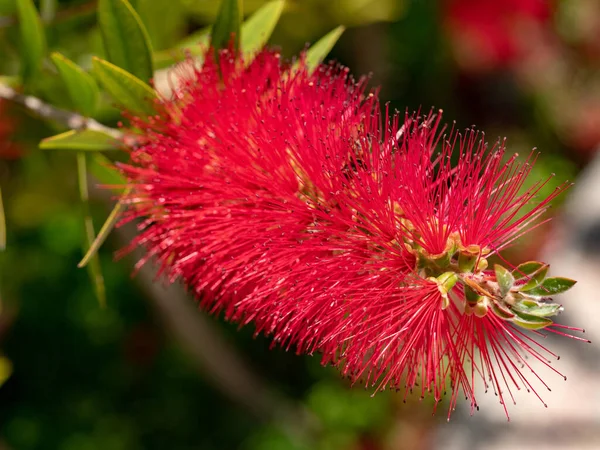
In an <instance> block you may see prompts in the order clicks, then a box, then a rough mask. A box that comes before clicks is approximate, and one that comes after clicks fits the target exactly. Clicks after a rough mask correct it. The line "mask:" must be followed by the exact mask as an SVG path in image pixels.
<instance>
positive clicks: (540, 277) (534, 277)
mask: <svg viewBox="0 0 600 450" xmlns="http://www.w3.org/2000/svg"><path fill="white" fill-rule="evenodd" d="M549 267H550V266H549V265H548V264H542V266H541V267H539V268H538V269H537V270H536V271H534V272H532V273H531V274H529V276H528V278H527V282H526V283H525V284H523V285H522V286H519V290H520V291H523V292H526V293H527V291H528V290H530V289H533V288H534V287H536V286H538V285H539V284H540V283H541V282H542V281H544V278H546V274H547V273H548V268H549Z"/></svg>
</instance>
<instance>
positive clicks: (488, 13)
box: [0, 0, 600, 450]
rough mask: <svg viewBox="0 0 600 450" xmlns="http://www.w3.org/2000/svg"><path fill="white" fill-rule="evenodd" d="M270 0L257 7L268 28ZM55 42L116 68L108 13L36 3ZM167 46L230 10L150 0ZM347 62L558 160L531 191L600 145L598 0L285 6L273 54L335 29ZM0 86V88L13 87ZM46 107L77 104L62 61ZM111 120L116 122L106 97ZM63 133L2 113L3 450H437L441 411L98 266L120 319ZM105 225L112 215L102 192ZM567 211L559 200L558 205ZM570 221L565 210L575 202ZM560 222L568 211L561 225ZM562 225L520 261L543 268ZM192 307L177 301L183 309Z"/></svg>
mask: <svg viewBox="0 0 600 450" xmlns="http://www.w3.org/2000/svg"><path fill="white" fill-rule="evenodd" d="M263 3H264V2H263V1H260V0H246V1H245V2H244V8H245V12H246V13H251V12H252V11H253V10H255V9H256V8H258V7H259V6H260V5H262V4H263ZM36 5H37V6H38V7H39V10H40V13H41V15H42V18H43V21H44V24H45V29H46V34H47V38H48V43H49V47H50V49H52V50H57V51H60V52H62V53H63V54H65V55H66V56H68V57H70V58H71V59H73V60H74V61H76V62H78V63H79V64H81V65H82V66H84V67H86V68H87V67H89V66H90V63H91V56H92V55H102V54H103V49H102V42H101V39H100V35H99V32H98V28H97V26H96V16H95V8H96V2H95V1H87V0H73V1H66V0H65V1H53V0H45V1H44V0H41V1H40V2H36ZM132 5H133V6H134V7H135V8H136V10H137V11H138V12H139V13H140V16H141V17H142V19H143V21H144V23H145V24H146V26H147V27H148V30H149V34H150V38H151V40H152V43H153V46H154V49H155V50H166V54H167V55H168V54H169V49H172V48H173V47H175V46H176V45H177V43H178V42H180V41H181V40H182V39H184V38H185V37H186V36H188V35H189V34H190V33H193V32H194V31H196V30H199V29H202V28H204V27H205V26H207V25H209V24H211V23H212V22H213V21H214V18H215V14H216V11H217V8H218V2H217V1H214V0H169V1H165V0H134V1H132ZM339 24H343V25H346V26H347V27H348V29H347V30H346V32H345V33H344V35H343V36H342V37H341V39H340V40H339V42H338V44H337V45H336V47H335V48H334V50H333V52H332V53H331V55H330V56H331V58H334V59H337V60H338V61H340V62H341V63H342V64H344V65H347V66H349V67H350V68H351V70H352V72H353V73H354V74H355V76H357V77H358V76H360V75H363V74H369V73H371V83H372V85H373V86H377V85H380V86H381V98H382V100H383V101H389V102H391V106H392V107H393V108H397V109H398V110H400V111H404V110H405V109H408V110H415V109H418V108H424V109H429V108H430V107H431V106H435V107H436V108H441V109H443V110H444V114H445V118H446V120H447V121H449V122H451V121H456V124H457V126H458V127H459V128H464V127H468V126H470V125H472V124H476V125H477V127H478V128H480V129H484V130H486V133H487V136H488V137H489V140H490V141H494V140H495V139H496V138H497V137H498V136H507V137H508V145H509V149H511V150H513V151H515V152H520V153H521V154H527V153H528V152H529V151H530V149H531V148H532V147H538V148H539V149H540V151H541V152H542V153H541V156H540V159H539V163H538V165H537V166H536V169H535V173H534V174H533V176H532V182H533V181H537V180H538V179H540V178H544V177H546V176H547V175H549V174H550V173H552V172H556V174H557V176H556V181H552V182H551V183H550V184H549V185H548V187H547V189H549V190H550V189H552V188H553V187H554V186H555V185H556V184H558V183H560V182H562V181H564V180H565V179H569V180H573V179H576V177H577V174H578V173H579V172H580V170H581V169H582V168H584V167H585V166H586V164H587V163H588V162H589V161H590V159H591V158H592V156H593V152H594V150H595V148H596V146H597V144H598V143H600V125H599V124H600V77H599V76H598V74H599V73H600V40H599V38H598V37H599V36H600V2H598V1H597V0H564V1H549V0H510V1H509V0H505V1H502V2H499V1H497V0H437V1H435V0H295V1H294V0H288V1H287V3H286V8H285V10H284V13H283V16H282V19H281V21H280V22H279V24H278V26H277V28H276V29H275V32H274V34H273V36H272V38H271V41H270V42H271V43H272V44H273V45H275V46H278V47H280V48H281V49H282V51H283V53H284V54H285V55H287V56H289V57H291V56H293V55H295V54H297V53H298V52H299V51H300V50H302V49H303V48H305V46H306V44H307V43H308V42H314V41H315V40H317V39H318V38H319V37H321V36H322V35H324V34H325V33H326V32H328V31H329V30H331V29H333V28H334V27H335V26H337V25H339ZM19 40H20V35H19V31H18V21H17V19H16V2H15V1H14V0H0V75H1V76H2V77H3V78H2V80H4V81H6V82H9V81H10V80H11V78H10V77H12V76H14V75H16V74H17V73H18V70H19V60H20V57H21V56H22V55H20V50H19V48H20V47H19ZM0 81H1V80H0ZM34 93H35V94H36V95H38V96H39V97H41V98H43V99H45V100H46V101H51V102H53V103H54V104H57V105H62V106H67V105H68V102H67V101H66V94H65V91H64V88H63V87H62V85H61V83H60V80H59V78H58V76H57V74H56V72H55V70H54V69H53V67H50V66H44V68H43V75H42V76H40V77H39V79H37V80H36V81H35V87H34ZM103 102H104V103H103V107H102V109H101V111H100V112H99V114H98V117H97V118H98V119H99V120H102V121H103V122H104V123H107V124H110V125H115V124H116V123H117V121H118V120H119V118H120V117H119V112H118V111H117V110H116V109H115V108H114V107H113V106H112V104H111V102H110V100H108V99H104V100H103ZM59 131H62V130H61V129H60V128H59V127H58V126H56V127H55V126H53V125H52V124H48V123H45V122H43V121H41V120H39V119H37V118H35V117H33V116H31V115H30V114H28V113H27V112H26V111H25V110H24V109H23V108H20V107H18V106H13V105H11V104H9V103H7V102H2V103H0V183H1V187H2V195H3V199H4V207H5V211H6V221H7V224H8V225H7V226H8V239H7V248H6V250H5V251H4V252H2V253H0V264H1V266H0V300H1V302H2V305H1V308H2V309H1V314H0V349H1V354H2V358H1V359H0V383H1V387H0V449H24V450H27V449H61V450H96V449H114V450H120V449H236V448H240V449H247V450H284V449H322V450H338V449H344V450H386V449H398V448H414V449H419V448H422V449H425V448H430V446H431V440H430V437H431V433H430V430H431V429H432V427H433V426H434V424H435V423H436V422H437V421H442V420H445V417H446V413H445V410H444V408H443V407H441V408H440V409H441V410H440V411H438V414H437V415H436V416H433V417H432V416H431V409H432V404H431V402H429V401H427V400H425V401H423V402H419V400H418V399H415V398H412V397H409V398H408V399H407V402H406V403H404V402H403V400H404V395H403V394H402V393H399V394H396V393H388V392H385V393H380V394H377V395H376V396H375V397H374V398H371V392H369V391H364V390H363V389H361V388H360V387H355V388H353V389H350V387H349V385H348V383H347V382H346V381H345V380H342V379H340V377H339V376H338V374H337V372H336V371H335V370H333V369H331V368H322V367H321V366H320V364H319V357H318V356H313V357H311V356H297V355H295V354H294V353H293V352H292V351H290V352H286V351H284V350H282V349H274V350H270V349H269V347H270V342H269V340H268V339H265V338H263V337H258V338H253V335H252V329H250V328H245V329H242V330H240V331H238V330H237V328H236V327H235V326H234V325H230V324H227V323H223V321H222V320H220V319H219V318H212V317H207V316H206V315H205V314H204V313H203V312H198V311H196V310H195V308H194V306H193V302H192V301H191V300H189V299H187V298H185V297H184V296H183V295H182V291H181V290H180V289H178V288H175V289H173V290H166V289H163V288H162V287H161V285H160V283H158V284H157V285H151V283H150V282H149V280H148V279H147V278H143V277H134V278H132V277H131V272H132V270H133V264H134V263H133V261H132V260H131V259H128V258H125V259H123V260H119V261H115V259H114V251H115V250H117V249H118V248H120V247H121V246H122V245H123V241H122V240H120V239H119V236H118V235H113V236H112V237H111V238H110V239H109V240H108V242H107V245H105V246H104V247H103V248H102V250H101V251H100V258H101V264H102V269H103V272H104V278H105V281H106V290H107V299H108V301H107V303H108V305H107V307H106V308H101V307H99V306H98V303H97V301H96V298H95V295H94V290H93V287H92V285H91V283H90V281H89V277H88V274H87V273H86V271H85V270H84V269H77V263H78V261H79V260H80V259H81V256H82V250H81V243H82V241H83V222H82V219H81V212H82V211H81V209H82V208H81V206H80V202H79V193H78V187H77V176H76V161H75V158H74V157H73V155H72V154H70V153H67V152H59V151H55V152H53V151H42V150H39V149H38V147H37V144H38V142H39V140H40V139H42V138H44V137H47V136H50V135H52V134H55V133H57V132H59ZM95 192H96V193H95V196H94V197H93V198H92V212H93V217H94V221H95V223H96V225H97V226H99V224H101V223H102V222H103V221H104V219H105V218H106V216H107V214H108V211H109V199H108V195H102V194H98V192H97V191H95ZM558 201H559V202H560V201H561V199H559V200H558ZM557 206H559V207H560V205H559V204H557ZM558 211H560V208H556V209H555V210H554V212H555V213H556V212H558ZM549 227H550V226H544V227H542V228H540V229H538V230H536V231H535V232H534V234H532V235H531V237H530V238H529V239H528V240H527V242H521V243H520V244H519V245H517V246H516V247H515V248H513V249H512V250H511V252H510V257H511V258H513V257H514V258H519V259H520V260H525V259H527V258H534V257H535V256H536V254H537V252H538V251H539V249H540V247H541V246H542V245H543V244H544V239H545V238H546V236H547V233H548V232H549V230H550V228H549ZM173 305H175V306H173Z"/></svg>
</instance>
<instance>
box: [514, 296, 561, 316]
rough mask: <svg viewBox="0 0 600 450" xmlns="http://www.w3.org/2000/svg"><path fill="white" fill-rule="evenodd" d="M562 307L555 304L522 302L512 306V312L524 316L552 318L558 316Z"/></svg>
mask: <svg viewBox="0 0 600 450" xmlns="http://www.w3.org/2000/svg"><path fill="white" fill-rule="evenodd" d="M561 308H562V306H561V305H559V304H557V303H543V304H541V305H540V304H538V303H536V302H530V301H527V300H523V301H521V302H517V303H515V304H514V305H513V310H516V311H519V312H523V313H525V314H531V315H532V316H537V317H552V316H555V315H556V314H558V313H559V312H560V310H561Z"/></svg>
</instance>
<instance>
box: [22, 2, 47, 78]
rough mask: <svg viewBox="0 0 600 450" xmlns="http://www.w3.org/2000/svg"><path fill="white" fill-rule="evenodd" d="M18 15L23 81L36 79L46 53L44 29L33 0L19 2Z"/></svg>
mask: <svg viewBox="0 0 600 450" xmlns="http://www.w3.org/2000/svg"><path fill="white" fill-rule="evenodd" d="M17 13H18V18H19V24H20V32H21V58H22V61H23V67H22V70H21V71H22V75H23V79H25V80H30V79H32V78H33V77H35V76H36V75H37V74H38V72H39V70H40V68H41V65H42V59H43V58H44V54H45V53H46V36H45V35H44V27H43V26H42V21H41V19H40V16H39V14H38V11H37V9H36V8H35V6H34V4H33V0H17Z"/></svg>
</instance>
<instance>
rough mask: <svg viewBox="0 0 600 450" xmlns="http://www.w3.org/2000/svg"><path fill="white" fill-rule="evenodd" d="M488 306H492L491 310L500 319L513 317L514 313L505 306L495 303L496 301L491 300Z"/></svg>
mask: <svg viewBox="0 0 600 450" xmlns="http://www.w3.org/2000/svg"><path fill="white" fill-rule="evenodd" d="M490 306H491V307H492V311H494V314H496V315H497V316H498V317H500V318H502V319H512V318H513V317H515V315H514V314H513V313H512V312H511V311H509V310H508V309H507V308H506V307H504V306H502V305H500V304H498V303H496V302H491V304H490Z"/></svg>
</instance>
